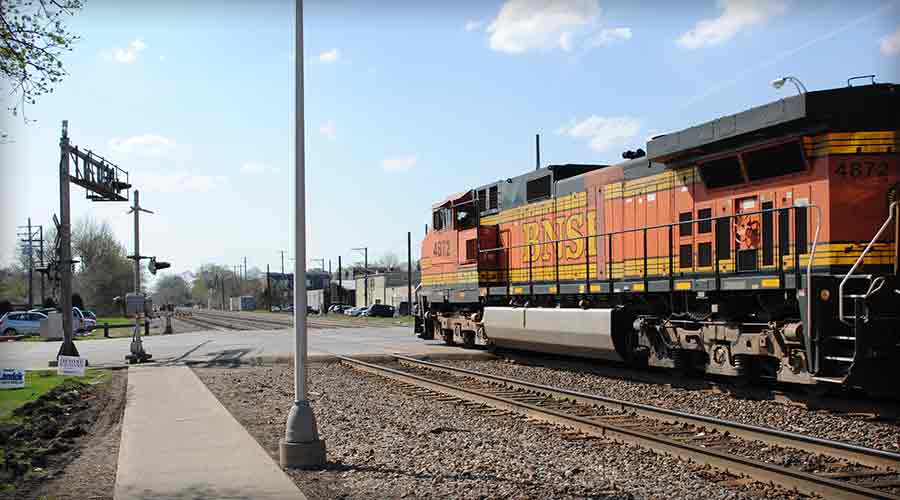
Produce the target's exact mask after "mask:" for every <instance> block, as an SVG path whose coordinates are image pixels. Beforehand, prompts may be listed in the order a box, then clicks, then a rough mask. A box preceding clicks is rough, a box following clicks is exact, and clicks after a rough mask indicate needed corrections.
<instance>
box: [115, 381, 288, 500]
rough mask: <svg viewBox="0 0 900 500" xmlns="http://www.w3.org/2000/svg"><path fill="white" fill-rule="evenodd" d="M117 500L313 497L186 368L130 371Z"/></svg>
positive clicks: (118, 473)
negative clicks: (302, 491)
mask: <svg viewBox="0 0 900 500" xmlns="http://www.w3.org/2000/svg"><path fill="white" fill-rule="evenodd" d="M127 398H128V402H127V406H126V408H125V417H124V420H123V422H122V440H121V444H120V446H119V466H118V472H117V473H116V488H115V499H116V500H126V499H163V498H166V499H194V498H209V499H212V498H228V499H257V498H258V499H276V498H277V499H291V498H293V499H305V498H306V497H304V496H303V494H302V493H301V492H300V490H299V489H297V487H296V485H294V482H293V481H292V480H291V479H290V478H289V477H288V476H287V474H285V472H284V471H282V470H281V468H280V467H279V466H278V465H277V464H276V463H275V461H273V460H272V458H271V457H270V456H269V455H268V454H267V453H266V452H265V450H263V448H262V447H261V446H260V445H259V443H257V442H256V440H254V439H253V437H252V436H251V435H250V434H249V433H248V432H247V431H246V430H245V429H244V428H243V426H241V424H240V423H238V422H237V421H236V420H235V419H234V417H232V416H231V414H230V413H228V410H226V409H225V407H223V406H222V405H221V404H220V403H219V401H218V400H217V399H216V397H215V396H213V394H212V393H211V392H209V389H207V388H206V386H205V385H203V382H201V381H200V379H198V378H197V376H196V375H194V373H193V372H192V371H191V369H190V368H187V367H185V366H170V367H162V366H157V367H140V368H130V369H129V370H128V396H127Z"/></svg>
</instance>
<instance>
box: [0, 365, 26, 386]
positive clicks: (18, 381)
mask: <svg viewBox="0 0 900 500" xmlns="http://www.w3.org/2000/svg"><path fill="white" fill-rule="evenodd" d="M23 387H25V370H20V369H18V368H3V369H2V370H0V389H21V388H23Z"/></svg>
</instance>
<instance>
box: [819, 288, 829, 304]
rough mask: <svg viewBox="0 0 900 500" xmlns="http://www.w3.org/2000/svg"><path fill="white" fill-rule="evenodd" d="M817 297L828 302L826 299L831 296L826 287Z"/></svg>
mask: <svg viewBox="0 0 900 500" xmlns="http://www.w3.org/2000/svg"><path fill="white" fill-rule="evenodd" d="M819 298H820V299H822V301H823V302H828V299H830V298H831V292H830V291H828V289H827V288H826V289H824V290H822V291H821V292H819Z"/></svg>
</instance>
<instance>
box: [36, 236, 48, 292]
mask: <svg viewBox="0 0 900 500" xmlns="http://www.w3.org/2000/svg"><path fill="white" fill-rule="evenodd" d="M38 227H39V228H40V231H41V239H40V245H41V253H40V255H41V269H44V270H46V267H45V265H46V264H45V263H44V226H38ZM44 274H46V273H44V272H42V273H41V306H43V305H44V301H46V300H47V299H46V297H45V296H44Z"/></svg>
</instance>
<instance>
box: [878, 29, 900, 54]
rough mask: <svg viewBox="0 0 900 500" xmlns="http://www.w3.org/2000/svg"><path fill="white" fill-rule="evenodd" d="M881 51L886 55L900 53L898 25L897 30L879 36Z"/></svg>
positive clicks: (899, 30)
mask: <svg viewBox="0 0 900 500" xmlns="http://www.w3.org/2000/svg"><path fill="white" fill-rule="evenodd" d="M881 53H882V54H883V55H886V56H896V55H897V54H900V26H897V31H895V32H893V33H891V34H890V35H885V36H883V37H881Z"/></svg>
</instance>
